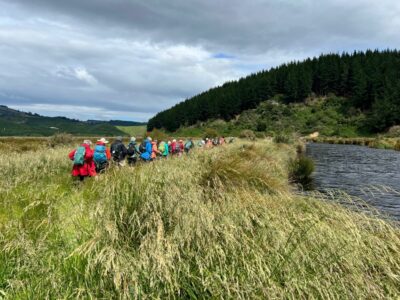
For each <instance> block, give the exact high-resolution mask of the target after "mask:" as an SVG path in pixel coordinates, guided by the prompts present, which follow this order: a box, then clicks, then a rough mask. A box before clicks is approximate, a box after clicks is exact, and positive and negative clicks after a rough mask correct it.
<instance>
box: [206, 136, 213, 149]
mask: <svg viewBox="0 0 400 300" xmlns="http://www.w3.org/2000/svg"><path fill="white" fill-rule="evenodd" d="M212 147H213V144H212V142H211V140H210V139H209V138H206V148H207V149H210V148H212Z"/></svg>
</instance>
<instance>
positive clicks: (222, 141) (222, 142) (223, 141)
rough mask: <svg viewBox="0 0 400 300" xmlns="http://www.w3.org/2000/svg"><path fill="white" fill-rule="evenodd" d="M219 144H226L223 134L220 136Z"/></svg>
mask: <svg viewBox="0 0 400 300" xmlns="http://www.w3.org/2000/svg"><path fill="white" fill-rule="evenodd" d="M219 144H220V145H223V144H225V138H224V137H223V136H221V137H220V138H219Z"/></svg>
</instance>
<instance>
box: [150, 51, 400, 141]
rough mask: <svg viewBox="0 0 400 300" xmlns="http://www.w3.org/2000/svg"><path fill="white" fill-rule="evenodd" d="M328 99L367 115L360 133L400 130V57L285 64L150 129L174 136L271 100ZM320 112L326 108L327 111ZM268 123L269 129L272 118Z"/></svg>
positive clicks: (203, 98)
mask: <svg viewBox="0 0 400 300" xmlns="http://www.w3.org/2000/svg"><path fill="white" fill-rule="evenodd" d="M326 96H329V97H332V96H337V97H339V98H341V99H342V100H341V101H340V106H341V107H343V108H345V109H346V111H344V113H346V114H350V115H362V120H360V122H358V123H357V124H356V125H354V126H356V127H357V128H355V130H356V131H360V130H362V131H364V132H367V133H377V132H383V131H385V130H387V129H388V128H390V127H391V126H393V125H400V52H399V51H397V50H386V51H366V52H354V53H352V54H348V53H343V54H327V55H321V56H320V57H317V58H309V59H306V60H304V61H302V62H291V63H288V64H283V65H281V66H279V67H277V68H272V69H270V70H266V71H261V72H258V73H256V74H251V75H249V76H248V77H246V78H241V79H240V80H238V81H232V82H227V83H225V84H224V85H222V86H220V87H216V88H213V89H210V90H208V91H205V92H203V93H201V94H199V95H197V96H194V97H192V98H190V99H187V100H186V101H184V102H181V103H179V104H177V105H175V106H174V107H172V108H170V109H167V110H165V111H162V112H160V113H158V114H157V115H156V116H154V117H153V118H152V119H150V120H149V122H148V125H147V129H148V130H149V131H151V130H152V129H154V128H158V129H161V128H164V129H166V130H167V131H171V132H173V131H176V130H177V129H179V128H180V127H190V126H193V125H196V124H199V123H204V122H208V121H209V120H224V121H230V120H235V119H236V118H237V117H238V116H239V115H240V114H241V113H242V112H244V111H246V110H249V109H255V108H257V107H258V105H259V104H260V103H261V102H264V101H266V100H269V99H279V103H282V104H285V105H290V104H304V103H306V101H307V99H309V98H310V97H311V98H321V97H322V98H323V97H326ZM343 101H344V102H343ZM275 108H276V106H268V105H267V106H264V107H263V114H264V115H266V114H267V112H266V111H265V109H267V110H268V109H271V110H273V109H275ZM282 108H285V106H282ZM316 109H325V108H324V106H323V105H322V106H321V107H319V108H316ZM314 111H315V109H314V110H313V111H311V112H310V113H314ZM281 113H282V114H283V115H281V116H283V117H287V116H289V113H290V112H289V110H283V112H281ZM291 113H293V111H291ZM253 116H254V117H256V118H257V119H259V118H258V116H255V115H254V114H253ZM321 117H323V111H322V114H321ZM267 119H268V120H266V121H265V122H266V123H268V122H269V121H270V120H272V119H273V118H272V119H271V118H270V117H268V118H267ZM280 121H281V119H280V118H277V119H276V122H280ZM263 122H264V121H263ZM317 123H318V122H317ZM318 124H319V123H318ZM307 126H308V130H313V129H314V128H315V129H318V128H317V126H313V123H312V122H310V123H309V124H308V125H307ZM352 126H353V123H352ZM261 127H264V125H260V128H261ZM272 127H273V128H274V127H276V126H272ZM268 129H269V128H267V130H268Z"/></svg>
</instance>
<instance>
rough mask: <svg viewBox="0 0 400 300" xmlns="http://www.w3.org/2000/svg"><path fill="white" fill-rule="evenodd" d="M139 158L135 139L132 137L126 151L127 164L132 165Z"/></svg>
mask: <svg viewBox="0 0 400 300" xmlns="http://www.w3.org/2000/svg"><path fill="white" fill-rule="evenodd" d="M139 156H140V150H139V146H138V145H137V143H136V138H135V137H132V138H131V141H130V142H129V145H128V149H127V157H128V164H129V165H130V166H132V165H134V164H135V163H136V162H137V160H138V158H139Z"/></svg>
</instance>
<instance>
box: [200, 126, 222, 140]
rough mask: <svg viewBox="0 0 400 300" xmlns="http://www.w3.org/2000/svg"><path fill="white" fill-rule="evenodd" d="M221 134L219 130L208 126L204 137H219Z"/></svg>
mask: <svg viewBox="0 0 400 300" xmlns="http://www.w3.org/2000/svg"><path fill="white" fill-rule="evenodd" d="M218 136H219V133H218V131H216V130H215V129H213V128H206V129H205V130H204V134H203V138H204V139H205V138H216V137H218Z"/></svg>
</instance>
